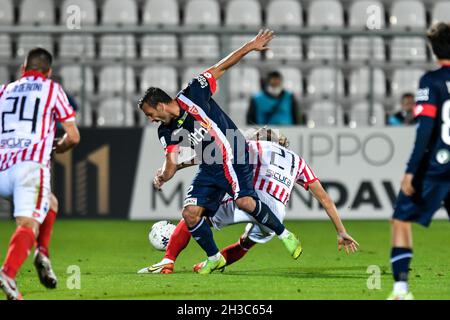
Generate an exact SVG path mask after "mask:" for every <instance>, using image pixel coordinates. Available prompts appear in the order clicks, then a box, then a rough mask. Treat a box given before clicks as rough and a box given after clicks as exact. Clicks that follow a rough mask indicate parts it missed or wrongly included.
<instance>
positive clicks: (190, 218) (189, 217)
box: [182, 206, 202, 228]
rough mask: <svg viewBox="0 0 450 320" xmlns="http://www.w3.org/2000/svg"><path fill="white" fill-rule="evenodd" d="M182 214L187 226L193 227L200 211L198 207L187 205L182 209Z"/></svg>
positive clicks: (200, 213)
mask: <svg viewBox="0 0 450 320" xmlns="http://www.w3.org/2000/svg"><path fill="white" fill-rule="evenodd" d="M182 216H183V219H184V221H185V222H186V224H187V226H188V227H190V228H192V227H194V226H195V225H196V224H197V223H198V222H199V221H200V219H201V217H202V211H201V208H200V207H196V206H187V207H185V208H184V209H183V212H182Z"/></svg>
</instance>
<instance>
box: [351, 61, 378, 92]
mask: <svg viewBox="0 0 450 320" xmlns="http://www.w3.org/2000/svg"><path fill="white" fill-rule="evenodd" d="M369 78H370V74H369V69H368V68H361V69H355V70H353V71H352V73H351V74H350V96H351V97H352V98H355V97H365V96H367V95H368V94H369V93H370V84H369V80H370V79H369ZM373 81H374V83H373V93H374V95H375V97H384V96H385V95H386V77H385V76H384V72H383V70H381V69H374V70H373Z"/></svg>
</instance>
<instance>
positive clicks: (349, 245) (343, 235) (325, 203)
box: [309, 180, 359, 254]
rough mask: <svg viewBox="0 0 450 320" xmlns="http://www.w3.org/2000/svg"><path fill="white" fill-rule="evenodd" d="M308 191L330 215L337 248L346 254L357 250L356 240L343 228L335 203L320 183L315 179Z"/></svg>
mask: <svg viewBox="0 0 450 320" xmlns="http://www.w3.org/2000/svg"><path fill="white" fill-rule="evenodd" d="M309 191H310V192H311V193H312V194H313V196H314V197H315V198H316V199H317V200H318V201H319V202H320V204H321V205H322V207H323V208H324V209H325V211H326V213H327V215H328V216H329V217H330V219H331V221H332V222H333V224H334V227H335V228H336V232H337V237H338V250H339V251H341V249H342V247H343V248H344V250H345V252H346V253H347V254H348V253H349V252H350V251H352V252H356V251H357V250H358V246H359V244H358V242H356V240H354V239H353V238H352V237H351V236H350V235H349V234H348V233H347V231H346V230H345V227H344V224H343V223H342V220H341V218H340V217H339V213H338V211H337V208H336V205H335V204H334V201H333V200H332V199H331V197H330V196H329V195H328V193H327V192H326V191H325V189H324V188H323V187H322V184H321V183H320V182H319V181H318V180H317V181H315V182H313V183H311V184H310V185H309Z"/></svg>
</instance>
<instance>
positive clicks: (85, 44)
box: [59, 34, 95, 58]
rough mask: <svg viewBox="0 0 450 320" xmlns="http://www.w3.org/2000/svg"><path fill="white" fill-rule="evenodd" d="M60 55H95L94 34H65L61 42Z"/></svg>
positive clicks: (70, 56) (74, 56)
mask: <svg viewBox="0 0 450 320" xmlns="http://www.w3.org/2000/svg"><path fill="white" fill-rule="evenodd" d="M59 45H60V49H59V56H60V57H66V58H80V57H83V56H85V57H88V58H93V57H94V56H95V40H94V36H92V35H82V36H81V35H73V34H65V35H63V36H62V37H61V40H60V42H59Z"/></svg>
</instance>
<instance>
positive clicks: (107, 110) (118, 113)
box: [97, 98, 134, 127]
mask: <svg viewBox="0 0 450 320" xmlns="http://www.w3.org/2000/svg"><path fill="white" fill-rule="evenodd" d="M133 110H134V109H133V105H132V104H131V102H130V101H126V102H125V105H124V100H123V99H122V98H110V99H107V100H104V101H102V103H101V104H100V106H99V108H98V116H97V125H98V126H99V127H124V126H126V127H131V126H133V122H134V118H133Z"/></svg>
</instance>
